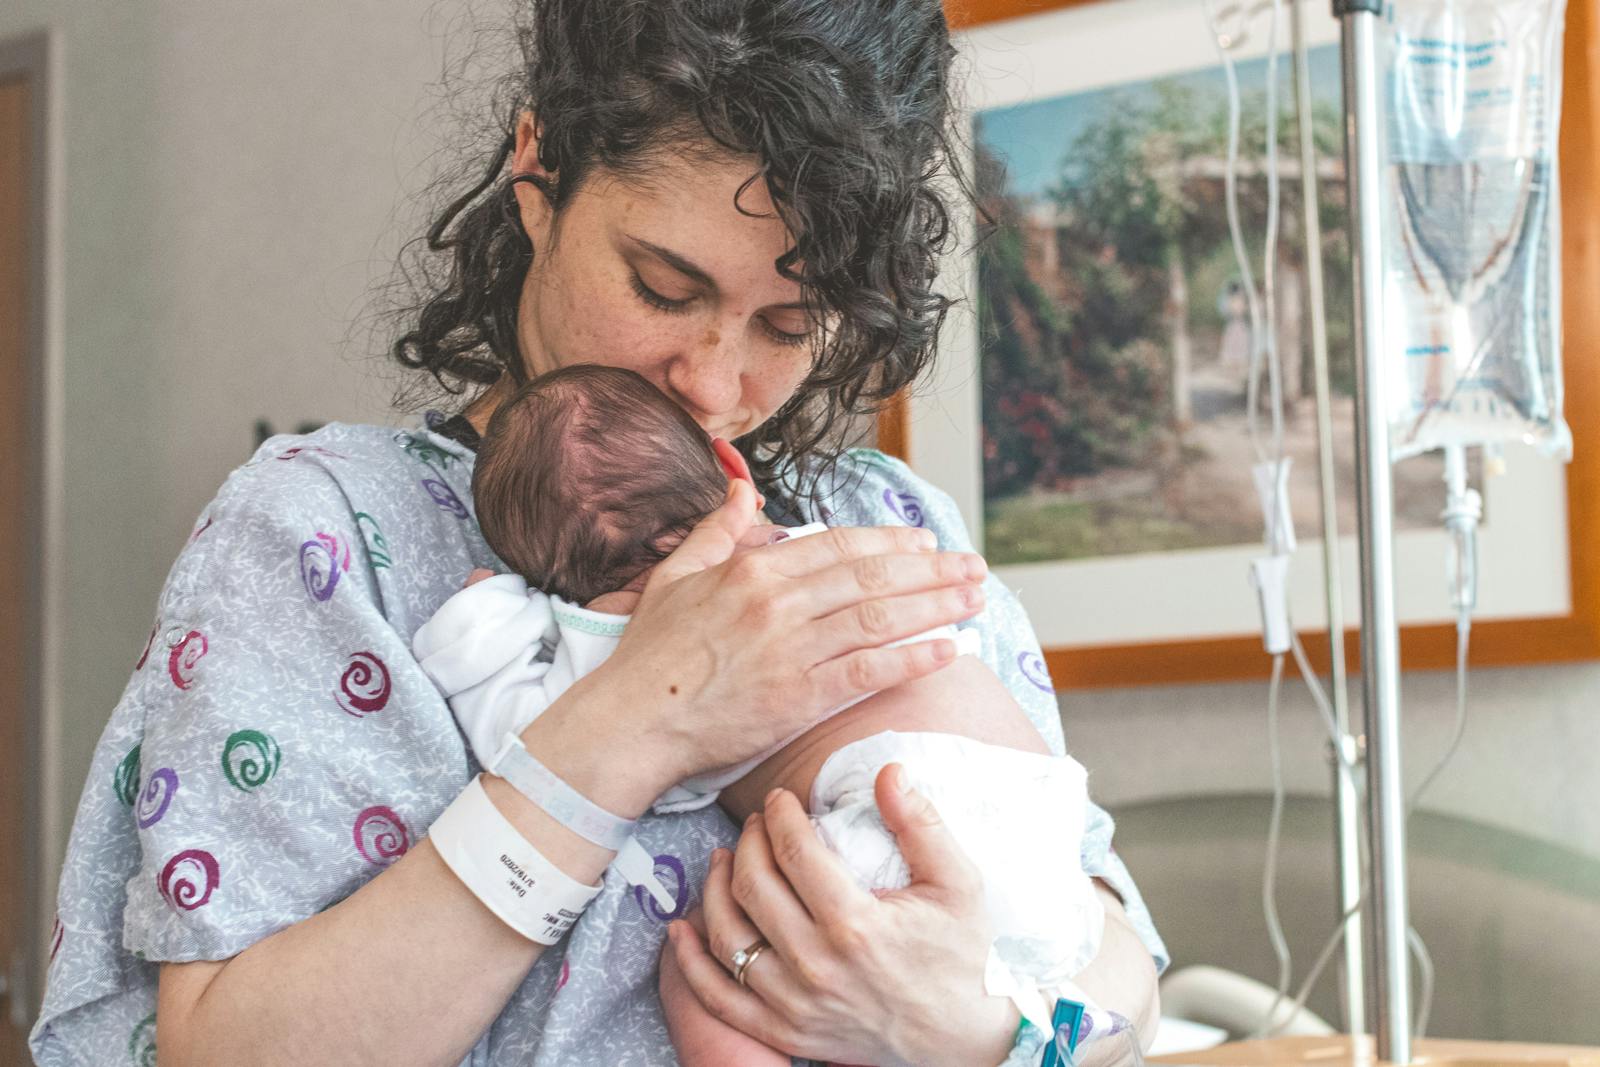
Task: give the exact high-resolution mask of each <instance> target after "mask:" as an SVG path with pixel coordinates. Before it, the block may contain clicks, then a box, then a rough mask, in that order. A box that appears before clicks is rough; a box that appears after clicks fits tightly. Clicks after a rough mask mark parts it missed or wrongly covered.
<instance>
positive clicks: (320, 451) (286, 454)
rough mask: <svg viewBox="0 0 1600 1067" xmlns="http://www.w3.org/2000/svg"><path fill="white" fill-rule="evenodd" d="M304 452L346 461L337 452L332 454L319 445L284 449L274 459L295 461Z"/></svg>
mask: <svg viewBox="0 0 1600 1067" xmlns="http://www.w3.org/2000/svg"><path fill="white" fill-rule="evenodd" d="M303 452H310V453H313V454H314V455H318V456H329V457H331V458H333V459H344V458H345V457H343V456H341V455H340V454H339V453H337V452H331V451H329V450H328V449H326V448H320V447H318V446H317V445H295V446H294V447H293V448H286V449H284V450H283V451H282V452H279V453H278V454H277V455H276V456H275V457H273V458H275V459H294V458H295V457H296V456H298V455H300V454H301V453H303Z"/></svg>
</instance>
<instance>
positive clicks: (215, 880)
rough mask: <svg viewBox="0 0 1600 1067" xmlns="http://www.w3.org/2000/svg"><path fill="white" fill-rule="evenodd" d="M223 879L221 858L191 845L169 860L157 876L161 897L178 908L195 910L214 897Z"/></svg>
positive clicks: (157, 886) (157, 885)
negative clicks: (218, 863)
mask: <svg viewBox="0 0 1600 1067" xmlns="http://www.w3.org/2000/svg"><path fill="white" fill-rule="evenodd" d="M221 881H222V872H221V870H220V868H218V867H217V858H216V857H215V856H213V855H212V854H211V853H209V852H207V851H205V850H204V849H199V848H191V849H187V850H186V851H183V852H180V853H178V854H177V855H176V856H174V857H172V858H171V859H170V860H168V861H167V865H166V866H165V867H163V868H162V869H161V876H160V877H159V878H157V879H156V888H157V889H158V890H160V892H161V899H162V900H165V901H166V902H167V903H168V904H169V905H171V906H172V907H174V908H179V909H181V910H183V911H193V910H194V909H196V908H198V907H201V906H202V905H204V904H205V903H206V902H207V901H209V900H210V899H211V894H212V892H213V891H214V890H215V889H216V888H217V886H218V885H219V884H220V883H221Z"/></svg>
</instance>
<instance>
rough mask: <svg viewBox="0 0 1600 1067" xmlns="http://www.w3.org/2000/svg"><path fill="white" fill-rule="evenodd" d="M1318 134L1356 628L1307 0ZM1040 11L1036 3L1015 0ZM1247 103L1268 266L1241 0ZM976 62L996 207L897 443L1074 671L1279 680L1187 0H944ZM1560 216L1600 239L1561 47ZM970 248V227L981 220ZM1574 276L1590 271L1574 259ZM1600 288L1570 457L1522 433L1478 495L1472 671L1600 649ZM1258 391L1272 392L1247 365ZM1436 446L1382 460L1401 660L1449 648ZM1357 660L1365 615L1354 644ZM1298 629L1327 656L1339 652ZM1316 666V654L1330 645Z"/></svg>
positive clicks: (1297, 265)
mask: <svg viewBox="0 0 1600 1067" xmlns="http://www.w3.org/2000/svg"><path fill="white" fill-rule="evenodd" d="M1302 8H1303V17H1304V18H1305V30H1306V37H1307V41H1308V46H1309V52H1308V60H1307V70H1308V72H1309V76H1310V82H1311V86H1312V98H1313V100H1312V107H1311V116H1312V128H1313V131H1314V138H1315V142H1316V147H1317V152H1316V159H1315V163H1314V170H1315V176H1316V179H1317V188H1318V196H1317V200H1318V212H1317V215H1318V219H1319V225H1320V229H1321V234H1322V243H1323V246H1324V256H1323V265H1324V273H1325V292H1326V300H1327V308H1328V314H1327V316H1326V322H1327V329H1328V341H1329V363H1330V380H1331V393H1330V405H1331V410H1332V424H1333V428H1334V456H1335V468H1336V478H1335V481H1336V484H1337V486H1338V503H1337V507H1336V512H1337V516H1338V526H1339V531H1340V539H1339V549H1338V552H1339V568H1340V572H1341V577H1342V588H1343V602H1344V610H1345V618H1346V619H1347V620H1348V622H1349V624H1350V625H1351V626H1355V625H1356V624H1357V622H1358V619H1359V606H1360V592H1359V585H1358V565H1357V564H1358V561H1357V554H1356V545H1355V522H1356V515H1355V479H1354V442H1353V436H1354V424H1355V415H1354V380H1355V368H1354V365H1353V363H1354V360H1353V353H1352V345H1351V325H1350V319H1351V311H1350V272H1349V254H1350V241H1349V233H1348V220H1347V211H1346V207H1345V186H1344V163H1343V141H1342V126H1341V121H1342V120H1341V101H1340V92H1341V75H1340V62H1339V48H1338V35H1339V31H1338V25H1337V23H1336V22H1334V21H1333V19H1332V17H1331V15H1330V14H1329V13H1328V11H1327V10H1326V7H1325V5H1318V4H1310V3H1307V4H1303V5H1302ZM1024 10H1025V11H1026V13H1024ZM1223 10H1224V17H1226V18H1227V19H1228V20H1229V21H1228V23H1227V24H1226V26H1224V27H1223V28H1224V29H1225V30H1226V32H1227V33H1228V34H1229V35H1230V36H1231V37H1232V38H1233V39H1234V41H1235V44H1234V47H1233V48H1232V49H1231V50H1230V55H1231V56H1232V58H1233V59H1234V62H1235V66H1236V72H1237V78H1238V84H1239V87H1240V90H1241V104H1242V114H1243V142H1242V164H1241V169H1240V171H1239V172H1238V187H1239V200H1240V211H1241V216H1242V221H1243V228H1244V232H1245V239H1246V243H1247V246H1248V250H1249V254H1250V255H1251V257H1252V270H1253V271H1254V274H1255V279H1256V282H1257V284H1258V285H1259V284H1260V281H1261V279H1262V255H1263V233H1264V229H1265V219H1266V212H1267V181H1266V173H1265V166H1264V162H1263V150H1264V146H1265V126H1264V120H1263V114H1264V110H1265V109H1264V106H1263V105H1264V100H1265V96H1266V76H1267V71H1268V63H1267V59H1266V54H1267V51H1268V39H1269V36H1270V33H1269V31H1270V21H1269V18H1270V16H1269V14H1268V12H1267V11H1266V9H1265V5H1256V6H1255V9H1254V10H1253V11H1252V10H1250V9H1248V8H1246V7H1244V6H1242V5H1232V6H1230V7H1227V8H1224V9H1223ZM951 17H952V24H953V26H955V27H956V28H957V30H958V33H957V38H958V44H959V48H960V52H961V59H960V64H959V69H960V72H961V76H963V77H964V78H965V87H964V94H965V101H966V104H967V113H966V115H965V116H964V122H965V124H966V125H965V132H966V137H967V139H968V142H969V147H970V150H971V158H970V159H969V160H968V165H969V167H970V173H971V174H972V175H973V178H974V183H975V186H976V189H977V192H978V197H979V202H980V205H981V208H982V210H983V211H984V212H985V213H986V214H987V215H988V216H989V218H990V219H991V220H992V221H993V223H994V224H995V227H994V229H993V231H992V232H991V233H990V234H989V236H988V237H987V238H986V239H985V240H983V241H982V242H980V243H978V245H977V246H976V250H975V251H974V252H973V253H972V254H970V255H954V256H951V257H949V258H948V259H947V261H946V277H945V279H944V282H945V285H946V286H947V290H948V291H953V292H957V293H959V294H960V295H962V296H963V297H964V300H963V303H962V305H961V307H960V308H959V309H958V311H957V313H955V314H953V315H952V318H951V322H950V325H949V326H948V327H947V330H946V333H945V336H944V340H943V346H942V349H941V353H940V359H939V361H938V369H937V371H936V376H935V379H934V380H933V381H932V382H930V383H928V384H927V385H925V386H923V387H922V388H920V389H919V390H918V391H917V392H916V393H915V394H914V395H912V396H911V397H909V398H907V399H906V400H905V401H904V402H903V403H902V404H901V405H899V406H898V407H897V408H895V409H893V410H892V411H890V412H889V413H887V414H886V415H885V417H884V418H883V419H882V421H881V423H880V441H881V442H882V443H883V445H884V446H885V447H886V449H887V450H889V451H892V452H896V453H897V454H900V455H902V456H904V457H905V458H907V459H908V460H909V461H910V462H911V463H912V465H913V466H914V467H915V468H916V469H917V470H918V471H919V472H920V473H921V474H922V475H923V476H924V477H927V478H929V479H930V480H931V481H933V482H934V483H935V484H937V485H939V486H940V487H941V488H943V489H945V490H946V491H948V492H949V493H950V494H951V495H952V496H953V497H954V498H955V500H956V502H957V504H958V505H959V506H960V508H961V509H962V512H963V515H964V517H965V519H966V520H967V523H968V526H969V528H970V529H971V530H972V532H973V535H974V538H975V540H976V541H977V542H978V543H979V546H980V550H981V551H983V552H984V553H985V555H986V556H987V557H988V559H989V562H990V564H991V566H992V567H994V569H995V570H996V571H997V573H998V576H999V577H1000V579H1001V580H1002V581H1004V582H1005V583H1006V584H1007V585H1009V586H1010V587H1012V588H1013V589H1015V590H1016V591H1017V592H1018V594H1019V595H1020V596H1021V598H1022V601H1023V603H1024V605H1025V606H1026V607H1027V609H1028V611H1029V614H1030V616H1031V617H1032V619H1033V622H1034V625H1035V628H1036V629H1037V631H1038V633H1039V636H1040V639H1041V642H1042V643H1043V644H1044V646H1045V647H1046V652H1047V658H1048V660H1049V662H1050V666H1051V669H1052V674H1053V676H1054V678H1055V680H1056V683H1057V684H1058V685H1061V686H1064V687H1072V686H1083V685H1106V684H1150V683H1155V682H1164V681H1183V680H1203V679H1222V678H1232V677H1249V676H1255V675H1260V674H1264V673H1266V671H1267V670H1268V669H1269V667H1270V662H1269V660H1268V658H1267V656H1266V655H1265V653H1264V652H1263V651H1262V646H1261V642H1260V638H1259V636H1254V635H1258V634H1259V628H1260V623H1259V614H1258V609H1257V606H1256V598H1255V594H1254V591H1253V589H1252V588H1251V586H1250V584H1249V580H1248V575H1249V561H1250V560H1251V559H1252V558H1254V557H1256V556H1259V555H1261V554H1262V549H1261V541H1262V526H1263V522H1262V516H1261V508H1260V505H1259V503H1258V499H1257V495H1256V490H1255V487H1254V484H1253V481H1252V475H1251V465H1252V463H1253V462H1254V461H1255V460H1256V458H1257V456H1258V454H1259V449H1260V448H1261V447H1262V446H1263V444H1265V445H1267V446H1268V447H1270V433H1271V419H1270V416H1269V413H1268V412H1267V410H1266V407H1265V405H1264V404H1258V406H1257V408H1256V410H1255V413H1254V415H1253V416H1252V413H1251V407H1250V404H1249V403H1248V398H1249V395H1250V389H1249V381H1248V379H1249V377H1250V371H1249V362H1250V361H1249V353H1250V347H1251V337H1252V334H1251V329H1250V325H1249V319H1248V316H1247V310H1248V302H1247V300H1246V297H1245V289H1244V279H1243V277H1242V276H1241V273H1240V271H1239V269H1238V267H1237V263H1236V260H1235V257H1234V253H1233V251H1232V247H1231V243H1230V240H1229V233H1228V227H1227V222H1226V199H1225V197H1224V185H1225V178H1226V171H1227V168H1226V159H1227V130H1228V121H1227V119H1228V106H1229V98H1228V92H1227V87H1226V79H1225V77H1224V72H1223V69H1222V66H1221V61H1220V59H1219V56H1218V54H1217V50H1216V45H1215V43H1214V42H1215V37H1214V34H1213V32H1212V29H1211V28H1210V26H1208V23H1207V19H1206V16H1205V11H1204V8H1203V7H1202V5H1201V4H1200V3H1199V2H1198V0H1104V2H1088V3H1082V2H1080V3H1066V4H1056V5H1054V6H1053V7H1049V8H1048V9H1047V10H1040V7H1039V5H1038V4H1030V5H1028V6H1027V7H1026V9H1024V6H1023V5H1022V4H1018V3H1013V2H1008V0H1001V2H990V3H987V4H977V5H971V6H969V7H968V8H967V9H966V10H965V11H962V10H956V9H954V8H952V11H951ZM1584 18H1586V15H1584V14H1582V13H1579V14H1578V15H1577V16H1576V17H1574V18H1573V20H1572V25H1570V26H1569V39H1568V56H1569V60H1568V69H1567V77H1568V96H1567V99H1566V116H1567V123H1568V125H1567V127H1564V140H1563V166H1562V172H1563V182H1564V183H1566V184H1565V185H1564V189H1563V196H1564V201H1563V209H1564V212H1565V213H1566V218H1565V226H1566V231H1567V237H1568V242H1569V245H1568V247H1569V249H1571V248H1576V247H1578V242H1580V241H1581V239H1582V235H1583V233H1584V232H1585V231H1586V230H1593V229H1595V228H1597V227H1596V219H1595V216H1596V213H1597V208H1596V206H1593V204H1592V202H1591V203H1583V204H1580V205H1576V206H1575V205H1574V199H1575V197H1576V196H1577V195H1579V191H1580V190H1591V189H1592V188H1593V185H1594V183H1593V179H1591V178H1589V177H1588V173H1589V172H1590V171H1592V170H1593V168H1592V167H1590V166H1589V165H1588V162H1589V161H1590V160H1592V159H1593V157H1594V142H1593V131H1592V130H1591V129H1590V125H1591V122H1592V112H1591V111H1590V110H1589V108H1588V107H1587V96H1588V95H1589V94H1590V92H1591V90H1590V89H1589V88H1588V87H1587V86H1586V85H1576V86H1575V85H1574V81H1575V79H1576V78H1578V77H1579V74H1578V71H1580V70H1582V69H1583V68H1582V63H1581V61H1580V62H1576V63H1575V62H1574V61H1573V59H1572V58H1571V57H1572V56H1573V55H1574V49H1576V48H1580V47H1581V41H1582V39H1583V38H1584V37H1586V36H1587V34H1588V32H1589V27H1588V26H1587V24H1586V23H1584V22H1583V19H1584ZM1287 42H1288V26H1287V5H1285V15H1284V18H1283V23H1282V25H1281V26H1280V27H1279V43H1280V46H1281V47H1282V49H1283V53H1282V55H1281V56H1280V59H1279V62H1278V66H1277V77H1278V81H1277V86H1278V88H1277V99H1278V103H1279V108H1280V117H1279V144H1280V146H1281V149H1280V157H1279V164H1278V168H1279V175H1278V176H1279V179H1280V185H1281V201H1280V204H1281V213H1280V216H1279V217H1280V224H1281V227H1282V233H1281V239H1280V241H1279V245H1278V254H1277V256H1276V258H1275V282H1276V287H1277V290H1278V300H1277V303H1276V307H1277V320H1278V330H1277V342H1278V349H1279V352H1280V353H1281V357H1280V358H1281V366H1282V368H1283V369H1282V387H1283V392H1284V397H1285V404H1284V408H1285V418H1284V423H1283V426H1284V434H1283V440H1284V451H1285V454H1286V455H1287V456H1288V457H1289V458H1290V460H1291V462H1292V464H1293V466H1292V474H1291V480H1290V485H1289V492H1290V499H1291V502H1292V504H1293V511H1294V514H1295V516H1296V523H1297V531H1298V534H1299V539H1300V549H1299V551H1298V552H1297V554H1296V555H1295V558H1294V562H1293V568H1292V571H1291V590H1290V595H1291V610H1292V612H1293V615H1294V619H1295V622H1296V625H1297V628H1299V629H1300V630H1301V631H1302V632H1303V633H1305V632H1311V631H1322V632H1323V634H1324V638H1325V633H1326V611H1325V603H1326V596H1325V590H1324V585H1323V581H1324V579H1323V566H1322V555H1321V553H1322V548H1321V537H1320V532H1321V510H1320V489H1319V480H1318V446H1317V440H1318V435H1317V424H1316V412H1315V403H1314V399H1313V392H1314V390H1313V384H1314V379H1313V375H1312V373H1311V363H1312V361H1311V354H1310V344H1309V336H1310V328H1309V327H1310V312H1309V309H1308V306H1307V300H1306V296H1305V294H1306V273H1307V264H1306V263H1305V262H1304V257H1305V251H1304V250H1305V247H1306V246H1305V241H1304V231H1305V226H1304V224H1303V222H1302V216H1303V204H1304V198H1303V194H1302V192H1301V187H1302V168H1301V165H1300V162H1299V154H1298V129H1297V126H1296V124H1295V123H1296V113H1295V106H1294V104H1295V101H1294V91H1293V80H1292V67H1291V59H1290V56H1289V54H1288V47H1287ZM965 221H966V224H967V225H966V228H965V234H964V236H965V237H966V238H967V240H964V241H963V244H962V247H963V248H965V247H970V246H971V240H970V239H971V237H972V235H973V234H974V233H975V232H976V229H975V217H974V218H969V219H967V220H965ZM1565 260H1566V261H1565V263H1564V269H1565V285H1566V286H1567V289H1568V291H1569V292H1572V291H1574V287H1577V291H1585V290H1584V287H1585V286H1588V288H1589V289H1592V288H1593V285H1594V283H1597V282H1600V277H1597V276H1596V272H1595V270H1594V268H1593V267H1592V266H1590V265H1589V264H1588V263H1587V262H1585V261H1582V260H1581V259H1579V258H1578V257H1577V256H1575V255H1573V254H1568V255H1567V256H1566V257H1565ZM1589 303H1590V302H1589V301H1577V300H1569V301H1567V302H1566V307H1567V312H1566V313H1567V321H1566V348H1567V353H1568V358H1567V367H1568V376H1569V383H1568V407H1567V413H1568V419H1569V422H1570V423H1571V424H1572V429H1573V435H1574V440H1575V445H1576V453H1577V456H1578V459H1577V461H1575V463H1574V464H1573V465H1572V467H1571V468H1570V470H1569V469H1567V468H1564V467H1563V466H1562V465H1560V464H1559V463H1556V462H1553V461H1550V460H1547V459H1543V458H1540V457H1538V456H1537V455H1535V454H1534V453H1533V452H1532V451H1531V450H1525V449H1521V448H1508V449H1506V451H1505V456H1504V464H1503V466H1504V469H1503V471H1502V470H1499V469H1498V467H1499V465H1498V464H1496V465H1494V466H1493V467H1492V468H1491V470H1490V471H1489V472H1487V473H1486V472H1484V471H1481V470H1475V471H1474V478H1475V481H1476V483H1477V484H1478V485H1479V487H1480V489H1481V490H1482V492H1483V494H1484V498H1485V502H1486V505H1485V518H1484V522H1483V525H1482V527H1481V530H1480V537H1479V539H1480V549H1479V559H1480V579H1479V611H1478V614H1477V616H1476V619H1477V620H1478V622H1477V624H1476V626H1475V630H1474V633H1475V642H1474V648H1475V652H1474V657H1473V659H1474V662H1477V663H1485V662H1522V661H1527V660H1530V659H1558V658H1578V657H1593V656H1600V603H1597V601H1600V595H1597V594H1600V588H1597V587H1600V561H1597V559H1596V556H1597V555H1600V554H1596V553H1593V552H1590V551H1587V550H1586V548H1585V546H1584V545H1583V544H1582V542H1579V541H1572V542H1570V543H1569V537H1568V533H1569V528H1572V527H1570V526H1569V522H1570V523H1576V522H1577V521H1578V520H1577V516H1578V515H1580V514H1588V513H1589V512H1590V511H1592V510H1594V509H1595V508H1596V505H1597V502H1596V500H1595V496H1596V493H1595V492H1594V490H1593V489H1592V488H1591V486H1592V485H1593V482H1594V480H1595V475H1594V473H1593V471H1594V470H1595V464H1594V463H1593V461H1592V460H1591V459H1590V457H1589V456H1588V455H1587V449H1586V446H1587V445H1588V444H1589V443H1590V440H1591V437H1592V434H1591V432H1590V431H1591V427H1590V426H1589V425H1588V420H1587V419H1586V417H1585V416H1586V410H1585V409H1584V408H1583V407H1582V405H1583V403H1584V401H1585V399H1588V398H1592V397H1593V395H1594V388H1593V382H1592V381H1591V380H1590V378H1591V377H1592V376H1593V372H1591V371H1589V370H1588V363H1589V361H1588V360H1585V359H1583V358H1581V356H1582V354H1583V353H1584V352H1585V351H1586V349H1587V347H1588V345H1589V344H1590V343H1592V340H1593V339H1594V338H1595V337H1596V335H1597V332H1600V331H1597V329H1596V323H1595V321H1594V318H1595V315H1594V313H1593V312H1590V311H1587V310H1585V308H1584V306H1583V305H1587V304H1589ZM1257 384H1258V386H1259V390H1258V391H1259V395H1260V397H1261V398H1262V399H1263V400H1264V398H1265V397H1266V396H1267V394H1268V390H1267V388H1266V385H1265V379H1264V378H1262V379H1258V383H1257ZM1442 476H1443V464H1442V462H1441V460H1440V459H1439V458H1438V456H1437V455H1434V456H1422V457H1418V458H1415V459H1410V460H1406V461H1404V462H1402V463H1400V464H1397V465H1396V467H1395V500H1396V512H1395V514H1396V544H1395V551H1396V556H1395V560H1396V577H1397V586H1398V588H1397V607H1398V610H1399V614H1400V619H1401V622H1402V624H1403V626H1404V630H1403V633H1402V655H1403V659H1404V662H1405V664H1406V665H1407V666H1412V667H1419V666H1446V665H1448V664H1449V663H1451V662H1453V660H1452V656H1453V652H1454V631H1453V626H1452V625H1450V620H1451V618H1452V615H1451V612H1450V609H1449V604H1448V597H1447V583H1446V576H1445V566H1446V564H1445V559H1446V541H1445V535H1444V533H1443V531H1442V529H1441V528H1440V523H1439V518H1438V517H1439V513H1440V510H1441V509H1442V507H1443V504H1444V488H1443V482H1442ZM1347 639H1348V640H1349V644H1350V652H1351V654H1352V655H1354V654H1355V653H1356V651H1357V650H1356V648H1355V644H1356V642H1355V640H1354V631H1353V630H1352V631H1351V632H1350V634H1348V635H1347ZM1308 644H1309V645H1310V646H1311V648H1312V649H1313V650H1314V652H1315V653H1317V654H1320V658H1321V659H1324V660H1325V659H1326V640H1325V639H1323V640H1316V639H1311V640H1309V641H1308ZM1314 658H1318V657H1317V656H1316V655H1314Z"/></svg>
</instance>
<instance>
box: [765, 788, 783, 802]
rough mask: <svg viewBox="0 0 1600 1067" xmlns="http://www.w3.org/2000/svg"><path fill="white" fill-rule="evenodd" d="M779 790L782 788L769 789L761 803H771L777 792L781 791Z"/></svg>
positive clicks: (776, 796)
mask: <svg viewBox="0 0 1600 1067" xmlns="http://www.w3.org/2000/svg"><path fill="white" fill-rule="evenodd" d="M781 792H783V790H782V789H773V790H770V791H769V792H768V793H767V795H766V798H765V799H764V800H763V801H762V803H763V804H771V803H772V802H773V801H774V800H776V799H778V794H779V793H781Z"/></svg>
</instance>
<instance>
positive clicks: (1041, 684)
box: [1017, 652, 1056, 693]
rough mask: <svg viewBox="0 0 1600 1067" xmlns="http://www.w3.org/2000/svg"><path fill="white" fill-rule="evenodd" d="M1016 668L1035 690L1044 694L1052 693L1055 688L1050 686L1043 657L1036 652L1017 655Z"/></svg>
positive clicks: (1048, 674)
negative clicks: (1039, 690)
mask: <svg viewBox="0 0 1600 1067" xmlns="http://www.w3.org/2000/svg"><path fill="white" fill-rule="evenodd" d="M1017 668H1018V669H1019V670H1021V671H1022V676H1023V677H1024V678H1026V679H1027V680H1028V681H1030V682H1032V683H1033V684H1034V686H1035V688H1038V689H1042V690H1044V691H1045V692H1046V693H1054V692H1055V691H1056V687H1055V686H1053V685H1051V684H1050V671H1049V669H1048V668H1047V667H1045V665H1044V657H1043V656H1041V655H1039V653H1037V652H1022V653H1019V654H1018V655H1017Z"/></svg>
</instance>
